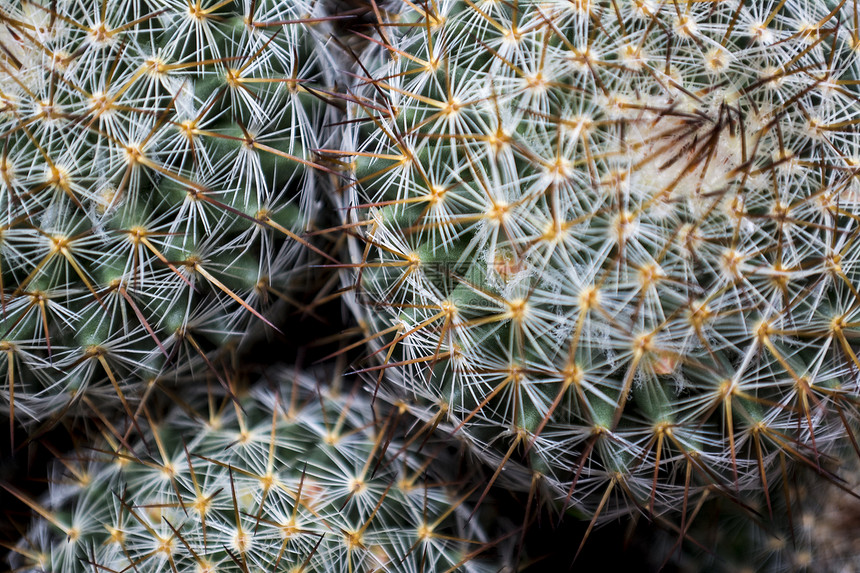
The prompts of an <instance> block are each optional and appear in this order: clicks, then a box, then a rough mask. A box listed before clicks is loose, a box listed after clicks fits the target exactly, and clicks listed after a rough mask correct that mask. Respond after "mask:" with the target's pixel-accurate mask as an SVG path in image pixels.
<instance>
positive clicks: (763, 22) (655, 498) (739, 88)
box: [333, 0, 860, 524]
mask: <svg viewBox="0 0 860 573" xmlns="http://www.w3.org/2000/svg"><path fill="white" fill-rule="evenodd" d="M852 7H853V3H851V2H838V1H832V2H826V3H823V2H812V1H805V0H791V1H788V2H777V1H764V2H759V1H752V0H750V1H746V0H730V1H727V2H684V3H675V2H651V1H649V0H634V1H632V2H614V1H612V2H610V1H609V0H580V1H574V2H569V1H540V2H537V1H535V2H532V1H518V2H492V1H475V2H472V1H469V0H444V1H440V2H432V3H421V4H420V5H419V4H416V3H402V4H398V5H395V6H393V7H392V6H391V5H389V12H388V13H387V16H386V17H387V22H386V23H385V24H384V25H382V26H380V27H379V30H380V32H379V34H377V35H376V36H375V37H374V38H372V42H371V44H370V45H369V47H368V48H367V49H366V51H365V52H364V54H363V56H362V61H361V68H362V70H363V71H362V74H361V77H360V78H359V79H358V80H357V81H356V82H355V85H354V86H353V88H352V90H353V95H352V97H351V99H352V101H353V102H354V103H353V104H352V106H351V115H352V119H353V122H352V123H351V126H353V129H352V131H351V132H350V133H347V134H346V135H345V136H344V139H343V146H342V148H341V150H340V151H338V152H333V153H334V154H336V155H337V156H338V157H339V158H341V160H342V162H343V164H344V165H345V166H346V168H347V169H348V170H349V171H350V173H351V175H352V182H351V183H349V184H347V185H344V186H343V189H342V191H343V193H344V202H345V203H347V204H349V205H351V206H352V207H353V209H352V210H351V211H350V215H351V220H348V221H346V222H347V223H349V224H350V225H351V226H352V228H354V229H359V230H361V233H360V237H361V239H362V240H361V241H353V243H352V244H351V247H350V255H349V256H350V259H351V265H352V267H354V272H352V273H350V275H349V277H348V279H347V280H348V284H349V285H351V286H352V287H353V288H354V290H355V293H356V295H355V297H354V302H353V304H352V307H353V308H354V309H355V311H356V314H357V316H358V320H359V322H360V324H361V326H362V327H363V328H364V329H365V332H366V338H367V341H368V342H369V343H370V346H371V351H370V352H369V353H368V354H370V356H371V357H372V358H373V359H374V360H376V362H375V363H374V362H371V363H370V364H368V365H366V367H365V371H366V372H373V375H374V384H375V385H377V386H378V388H377V391H378V392H381V393H383V394H388V395H390V396H393V397H394V399H402V400H403V401H405V402H407V403H410V404H411V408H412V410H413V412H415V413H416V414H417V415H419V416H421V417H422V418H424V419H425V420H427V421H429V422H431V423H432V424H435V425H439V426H440V427H442V428H446V429H447V430H448V431H451V432H454V433H455V434H457V435H460V437H461V439H462V440H463V441H465V442H467V443H468V444H469V445H470V446H471V447H472V448H473V450H474V451H476V452H478V453H479V454H480V455H481V456H482V457H483V458H484V459H486V460H488V461H489V462H490V463H491V464H493V465H494V467H496V468H497V470H496V476H495V477H494V479H502V480H504V481H506V482H507V483H508V484H509V485H510V486H512V487H516V488H521V489H530V490H532V491H535V490H537V489H540V490H541V491H542V492H543V493H544V494H545V495H546V496H549V497H550V498H552V499H554V500H555V501H556V502H558V503H559V504H560V505H561V506H562V507H564V508H567V509H568V510H569V511H570V512H573V513H576V514H578V515H580V516H583V517H585V518H586V519H591V520H592V524H594V523H597V520H598V519H600V517H601V516H602V517H609V516H611V515H616V514H625V513H629V512H631V511H633V512H636V511H641V512H646V513H651V514H662V513H667V514H677V513H686V512H688V511H689V510H690V509H691V508H692V505H693V503H694V499H695V496H697V495H699V494H700V493H701V492H704V491H711V490H716V491H719V492H721V493H723V494H725V495H728V496H731V497H736V496H737V495H739V494H741V493H743V492H746V491H762V490H764V491H767V490H768V489H769V487H770V486H771V484H772V483H773V482H774V480H776V479H778V478H779V476H780V475H781V474H782V472H783V471H784V469H783V468H784V467H786V466H787V465H791V464H799V465H810V466H813V467H814V466H816V464H817V463H818V461H817V460H818V459H819V454H820V452H823V451H826V450H827V449H828V448H829V447H831V445H832V444H833V443H834V442H838V441H840V440H842V439H844V434H845V431H846V427H847V424H848V423H849V421H850V420H851V419H852V418H855V417H856V416H857V413H858V408H857V397H858V382H860V377H858V367H860V361H858V358H857V352H856V344H857V339H858V334H860V321H858V309H860V305H858V301H860V297H858V290H857V289H858V287H860V275H858V261H860V251H858V244H857V241H856V237H857V233H858V225H857V221H858V214H860V187H858V183H857V181H856V178H855V175H856V173H857V165H858V161H860V159H858V151H860V148H858V145H857V135H856V124H857V123H858V121H860V119H858V118H860V105H858V91H857V83H858V80H857V78H858V58H857V53H858V48H860V41H858V33H860V32H858V29H857V26H856V16H855V14H854V12H853V11H852ZM784 461H785V462H787V463H786V464H783V463H781V462H784ZM503 470H504V471H503Z"/></svg>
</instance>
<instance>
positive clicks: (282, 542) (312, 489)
mask: <svg viewBox="0 0 860 573" xmlns="http://www.w3.org/2000/svg"><path fill="white" fill-rule="evenodd" d="M338 382H339V381H338ZM231 386H232V388H233V390H235V391H236V393H237V394H240V395H241V394H242V392H241V391H240V390H239V389H238V388H237V385H236V384H235V381H234V384H232V385H231ZM338 386H339V383H338V384H335V385H333V386H331V387H319V386H318V383H317V382H316V381H315V379H314V377H313V376H312V375H311V374H309V373H297V374H287V372H286V371H277V372H273V373H270V374H269V375H268V376H267V377H266V378H265V379H263V380H261V381H260V383H258V384H256V385H255V386H254V387H253V389H252V390H251V392H250V393H249V394H244V395H241V397H240V398H238V401H235V402H234V401H233V400H231V399H229V398H226V399H225V398H221V399H219V398H218V397H217V396H215V395H214V394H210V395H208V396H207V395H206V393H205V391H204V392H200V391H197V392H196V393H195V394H196V395H197V397H196V398H192V399H191V400H190V402H189V403H183V402H180V404H179V405H178V406H176V407H175V408H174V409H173V411H172V412H171V413H169V414H168V415H167V416H166V417H165V419H164V420H163V421H161V422H158V423H155V422H152V423H151V424H150V425H149V428H148V430H145V432H144V439H140V440H137V441H135V442H134V443H133V444H129V445H128V447H126V446H124V445H123V444H122V443H121V442H120V440H118V439H117V437H115V436H112V435H110V434H109V433H106V435H105V439H104V440H103V443H102V445H101V446H99V447H96V448H95V449H91V450H89V451H86V450H81V451H78V452H76V453H74V454H73V455H72V456H70V457H68V458H67V459H65V460H62V465H61V464H57V466H56V468H55V470H56V472H55V474H56V475H54V478H53V480H52V483H51V487H50V491H49V493H48V494H47V496H46V499H45V501H43V502H41V503H40V502H36V501H33V500H30V499H27V503H28V504H29V505H30V506H31V507H33V508H34V509H35V511H36V512H37V513H38V516H37V518H36V520H35V522H34V524H33V526H32V527H31V529H30V530H29V532H28V533H27V534H26V535H25V537H24V539H23V540H22V541H21V542H20V543H19V544H18V545H17V546H16V547H15V548H14V552H15V553H14V554H13V555H12V560H13V567H14V568H15V570H16V571H22V572H23V571H33V572H35V571H52V572H55V573H61V572H71V571H88V570H90V569H91V568H92V567H96V568H97V569H100V570H105V571H124V570H128V569H134V570H135V571H141V572H143V571H168V570H171V571H177V570H178V571H275V570H277V571H290V572H299V571H303V572H304V571H306V572H310V571H320V572H322V571H344V572H361V571H366V572H370V571H377V572H380V573H381V572H382V571H392V572H394V571H402V572H431V571H432V572H437V571H438V572H441V571H474V572H478V571H487V572H489V571H498V570H499V565H498V564H494V562H493V560H492V559H491V558H487V559H484V558H481V557H479V554H480V553H482V552H483V551H484V550H486V549H488V546H489V544H488V543H487V541H486V539H483V538H482V537H481V536H482V535H483V534H482V533H481V530H480V527H479V526H478V525H477V523H478V517H475V519H474V520H473V521H472V524H471V525H469V524H467V523H466V521H467V520H466V518H467V517H468V516H469V509H468V506H467V505H466V504H465V503H464V500H465V497H466V495H465V494H463V492H457V490H456V484H457V480H456V478H454V477H452V476H451V475H450V474H451V473H452V472H451V471H448V472H447V473H448V474H449V475H447V476H446V475H444V472H442V474H440V473H439V472H438V471H437V470H439V469H441V468H437V469H430V470H428V465H429V464H431V463H433V462H434V459H433V457H432V456H430V455H427V454H426V453H418V452H417V449H418V448H417V445H415V444H412V445H406V444H404V443H402V442H400V441H399V439H398V438H397V436H396V433H395V429H396V425H397V424H396V422H397V419H398V417H399V415H398V413H397V411H396V410H391V411H390V412H389V413H388V414H386V413H385V412H381V413H380V414H381V415H380V416H375V415H374V409H373V408H372V407H371V405H370V402H369V399H368V397H366V396H364V395H361V394H355V393H352V394H348V393H345V392H342V391H341V390H340V389H339V388H338ZM192 393H194V392H192ZM222 394H223V392H222ZM186 395H187V393H186ZM147 448H148V450H147ZM440 461H441V460H440ZM428 474H429V475H434V476H435V475H440V477H441V479H442V481H441V482H437V481H433V480H431V479H430V478H428V477H426V476H427V475H428ZM18 495H21V494H20V493H19V494H18Z"/></svg>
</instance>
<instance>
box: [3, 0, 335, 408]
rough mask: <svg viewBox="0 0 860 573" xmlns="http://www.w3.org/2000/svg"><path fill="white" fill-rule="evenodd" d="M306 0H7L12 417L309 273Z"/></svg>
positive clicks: (140, 365)
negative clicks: (88, 0) (304, 269)
mask: <svg viewBox="0 0 860 573" xmlns="http://www.w3.org/2000/svg"><path fill="white" fill-rule="evenodd" d="M312 8H313V5H312V3H310V2H289V3H278V2H256V3H245V4H242V3H240V4H239V5H238V6H234V5H233V3H232V2H226V3H225V2H219V3H215V2H211V3H205V4H200V3H198V2H194V3H188V4H186V3H184V2H178V1H177V2H168V3H163V2H132V3H129V2H122V1H119V0H112V1H106V2H100V3H96V4H92V5H87V4H85V3H80V2H72V1H62V2H53V3H44V4H43V3H39V2H32V1H24V2H21V3H20V4H17V5H11V4H4V6H3V8H2V13H0V14H2V28H0V34H2V35H0V41H2V44H3V50H2V55H0V133H2V138H0V139H2V140H3V145H2V153H0V190H2V199H0V201H2V209H3V215H2V217H3V219H2V232H0V265H2V270H0V272H2V284H0V296H2V309H3V310H2V322H0V330H2V332H0V348H2V356H0V360H2V365H0V368H2V370H3V372H4V381H3V383H2V385H0V399H2V407H3V410H4V411H5V412H8V413H9V416H10V418H11V419H12V420H13V421H14V419H15V418H18V419H20V420H22V421H23V422H27V421H31V420H39V421H42V422H46V421H51V420H56V419H57V418H58V417H60V416H62V415H63V414H64V413H65V412H66V411H68V410H70V409H73V410H76V409H78V408H77V406H78V405H79V404H80V403H82V402H83V401H87V402H90V403H93V402H95V403H98V402H99V401H101V400H103V399H105V398H110V399H112V401H113V402H117V401H118V400H117V398H119V399H121V400H122V401H123V402H126V401H127V400H126V398H127V397H126V396H125V395H126V394H130V396H129V397H128V398H129V399H130V398H131V396H134V395H137V394H140V392H141V389H142V388H145V387H146V385H147V384H148V383H149V382H150V381H152V380H154V379H157V378H158V377H159V376H164V375H165V374H166V373H167V372H169V371H170V370H171V369H174V368H175V365H177V364H180V365H181V364H183V363H185V362H188V361H189V360H191V359H194V358H195V357H198V356H199V355H205V354H206V353H207V352H208V351H209V350H210V349H211V348H212V347H214V346H219V345H223V344H225V342H226V341H227V340H229V339H230V338H231V337H233V338H235V337H237V336H241V335H243V334H244V333H245V332H246V331H248V329H249V327H250V326H254V327H256V326H257V325H258V324H260V323H266V324H272V323H271V320H274V314H273V309H274V307H275V303H276V302H277V301H279V300H284V301H289V300H290V295H291V290H294V289H295V286H294V285H295V283H297V282H300V281H306V280H308V276H307V274H301V272H300V271H301V266H302V265H303V264H305V262H306V261H307V259H308V255H309V254H310V255H315V251H314V250H312V249H309V248H306V247H307V246H308V244H307V240H306V239H303V238H302V235H303V234H305V232H306V231H307V230H308V229H311V228H313V227H314V226H315V225H316V219H317V210H318V203H319V197H318V195H319V192H318V188H319V186H320V182H321V181H322V178H321V177H319V176H318V173H321V172H319V171H318V170H316V169H314V168H313V167H315V166H314V164H313V162H312V161H311V150H312V149H314V148H315V147H317V146H319V145H320V142H319V141H318V140H317V138H318V137H319V136H320V134H321V130H320V126H321V124H322V122H323V121H324V116H325V113H326V112H327V108H328V106H327V105H326V104H325V102H324V100H323V98H321V97H319V96H318V95H317V94H315V92H314V88H315V87H319V88H320V89H325V88H326V87H327V86H328V81H329V80H328V79H327V78H326V76H325V73H324V72H325V70H330V69H331V66H328V65H326V64H325V62H323V61H322V60H323V59H324V56H325V52H324V51H322V50H319V49H317V48H318V45H320V44H321V42H322V40H321V39H320V38H318V37H317V35H316V34H315V33H314V31H313V28H312V22H313V21H312V20H307V19H308V18H309V14H310V10H311V9H312ZM302 18H305V19H306V20H307V23H302V22H301V19H302ZM317 250H318V249H317Z"/></svg>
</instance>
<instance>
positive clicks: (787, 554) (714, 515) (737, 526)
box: [651, 440, 860, 573]
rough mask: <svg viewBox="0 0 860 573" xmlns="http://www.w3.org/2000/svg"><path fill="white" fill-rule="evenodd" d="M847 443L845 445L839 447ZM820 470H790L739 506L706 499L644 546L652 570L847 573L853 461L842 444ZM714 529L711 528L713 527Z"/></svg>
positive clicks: (851, 558)
mask: <svg viewBox="0 0 860 573" xmlns="http://www.w3.org/2000/svg"><path fill="white" fill-rule="evenodd" d="M847 441H848V442H850V440H847ZM840 450H841V451H839V450H837V451H835V452H830V455H828V456H826V457H825V456H822V457H823V458H824V459H823V460H822V465H821V468H820V469H818V470H816V469H811V468H796V469H798V470H799V471H792V472H789V474H788V475H787V476H786V479H785V480H780V481H779V483H777V484H775V487H774V490H775V491H774V495H773V496H772V497H771V498H770V499H768V498H766V497H765V496H764V495H762V494H759V495H757V496H755V497H753V498H752V499H750V500H748V501H749V503H750V504H751V505H750V506H747V507H741V506H737V505H733V504H731V503H727V500H726V499H717V500H715V499H714V498H713V497H712V498H711V501H708V502H706V503H704V504H703V505H702V507H701V508H697V512H696V515H695V516H694V519H691V520H690V521H689V522H688V523H687V524H686V525H685V528H684V531H683V533H682V534H681V533H680V532H674V533H673V532H663V533H662V534H661V536H660V539H659V541H657V542H652V543H653V544H652V547H653V549H654V551H653V553H652V554H651V557H652V558H653V559H654V561H653V562H652V564H651V565H652V566H653V567H655V568H658V567H664V566H666V564H667V563H668V564H670V565H671V566H674V567H676V568H677V570H678V571H679V572H684V573H685V572H688V571H689V572H692V571H715V572H729V571H740V572H744V573H746V572H749V573H752V572H754V571H761V572H764V573H770V572H773V573H777V572H779V573H784V572H785V573H787V572H804V571H810V572H811V571H822V572H824V573H847V572H848V571H854V570H856V569H857V565H858V563H860V547H858V543H857V539H858V532H860V497H858V492H857V490H858V480H857V454H856V453H855V452H854V450H853V449H852V448H850V447H849V446H848V445H847V444H843V445H842V447H841V448H840ZM716 524H719V527H715V525H716Z"/></svg>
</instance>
